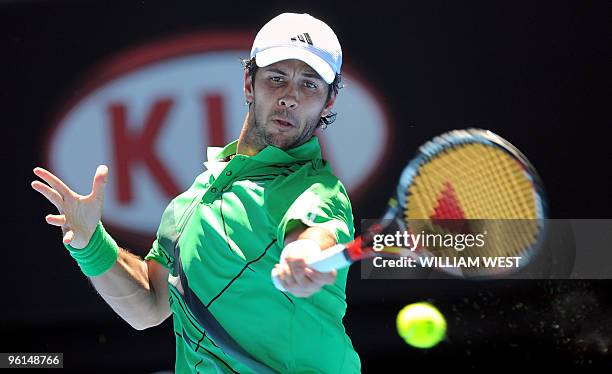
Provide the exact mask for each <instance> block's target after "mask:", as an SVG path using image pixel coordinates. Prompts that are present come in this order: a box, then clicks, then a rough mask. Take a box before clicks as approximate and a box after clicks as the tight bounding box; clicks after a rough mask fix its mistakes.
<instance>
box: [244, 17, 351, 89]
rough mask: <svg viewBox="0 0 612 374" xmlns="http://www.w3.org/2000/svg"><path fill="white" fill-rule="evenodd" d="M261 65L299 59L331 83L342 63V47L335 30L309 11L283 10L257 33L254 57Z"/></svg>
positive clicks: (338, 72)
mask: <svg viewBox="0 0 612 374" xmlns="http://www.w3.org/2000/svg"><path fill="white" fill-rule="evenodd" d="M253 57H255V62H256V63H257V66H259V67H265V66H268V65H271V64H273V63H275V62H279V61H283V60H289V59H297V60H300V61H303V62H305V63H306V64H308V65H309V66H310V67H311V68H313V69H314V70H315V71H316V72H317V73H318V74H319V75H320V76H321V77H322V78H323V80H324V81H325V82H327V83H328V84H330V83H332V82H333V81H334V79H335V77H336V74H340V67H341V66H342V48H341V47H340V42H339V41H338V37H337V36H336V34H335V33H334V31H333V30H332V29H331V28H330V27H329V26H327V25H326V24H325V22H323V21H320V20H318V19H316V18H314V17H313V16H311V15H310V14H306V13H304V14H296V13H283V14H281V15H278V16H276V17H274V18H272V19H271V20H270V21H269V22H268V23H266V24H265V25H264V26H263V27H262V28H261V30H259V32H258V33H257V36H256V37H255V41H254V42H253V48H252V49H251V58H253Z"/></svg>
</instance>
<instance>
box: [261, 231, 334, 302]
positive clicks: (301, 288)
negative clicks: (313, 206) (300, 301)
mask: <svg viewBox="0 0 612 374" xmlns="http://www.w3.org/2000/svg"><path fill="white" fill-rule="evenodd" d="M335 244H336V238H335V236H334V234H333V233H332V232H331V231H329V230H327V229H325V228H323V227H309V226H306V225H304V224H302V223H300V225H299V226H298V227H296V228H295V229H293V230H292V231H291V232H288V233H287V234H286V235H285V248H284V249H283V252H282V254H281V258H280V263H279V264H276V265H275V267H274V270H273V271H272V274H275V275H277V276H278V280H279V281H280V283H281V284H282V286H283V287H284V288H285V289H286V290H287V291H288V292H290V293H292V294H293V295H295V296H297V297H309V296H311V295H313V294H314V293H316V292H318V291H319V290H320V289H321V287H323V286H325V285H327V284H333V283H335V282H336V275H337V273H336V270H333V271H331V272H329V273H322V272H318V271H316V270H314V269H312V268H309V267H308V266H307V265H306V262H305V259H306V258H307V257H308V256H310V255H312V254H313V253H316V252H317V251H322V250H325V249H326V248H329V247H331V246H333V245H335Z"/></svg>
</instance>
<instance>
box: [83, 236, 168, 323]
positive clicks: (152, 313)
mask: <svg viewBox="0 0 612 374" xmlns="http://www.w3.org/2000/svg"><path fill="white" fill-rule="evenodd" d="M168 274H169V270H168V269H166V268H164V267H163V266H161V265H160V264H159V263H158V262H157V261H155V260H148V261H143V260H142V259H140V258H139V257H138V256H136V255H134V254H132V253H130V252H128V251H126V250H124V249H123V248H119V256H118V257H117V261H116V262H115V264H114V265H113V266H112V267H111V268H110V269H109V270H107V271H106V272H104V273H102V274H101V275H98V276H94V277H90V278H89V279H90V280H91V283H92V284H93V286H94V287H95V288H96V290H97V291H98V293H99V294H100V295H101V296H102V298H103V299H104V300H105V301H106V302H107V303H108V305H110V307H111V308H113V310H114V311H115V312H116V313H117V314H118V315H119V316H120V317H121V318H123V319H124V320H125V321H126V322H127V323H129V324H130V325H131V326H132V327H134V328H135V329H137V330H144V329H146V328H149V327H153V326H157V325H159V324H160V323H162V322H163V321H165V320H166V318H168V316H170V314H171V313H170V304H169V302H168V292H169V291H168Z"/></svg>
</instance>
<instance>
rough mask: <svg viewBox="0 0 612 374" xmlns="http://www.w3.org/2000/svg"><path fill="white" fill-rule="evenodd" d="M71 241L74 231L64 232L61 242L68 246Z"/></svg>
mask: <svg viewBox="0 0 612 374" xmlns="http://www.w3.org/2000/svg"><path fill="white" fill-rule="evenodd" d="M73 239H74V231H72V230H68V231H67V232H66V235H64V239H63V240H62V241H63V242H64V244H70V243H72V240H73Z"/></svg>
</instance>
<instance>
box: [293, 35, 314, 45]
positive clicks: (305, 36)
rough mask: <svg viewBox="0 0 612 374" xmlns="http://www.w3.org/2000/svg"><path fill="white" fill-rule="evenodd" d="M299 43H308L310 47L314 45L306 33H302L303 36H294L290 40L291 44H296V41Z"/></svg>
mask: <svg viewBox="0 0 612 374" xmlns="http://www.w3.org/2000/svg"><path fill="white" fill-rule="evenodd" d="M298 40H299V41H301V42H302V43H308V44H310V45H314V44H312V39H310V35H308V33H307V32H305V33H303V34H299V35H297V36H294V37H293V38H291V41H292V42H297V41H298Z"/></svg>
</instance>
